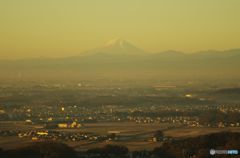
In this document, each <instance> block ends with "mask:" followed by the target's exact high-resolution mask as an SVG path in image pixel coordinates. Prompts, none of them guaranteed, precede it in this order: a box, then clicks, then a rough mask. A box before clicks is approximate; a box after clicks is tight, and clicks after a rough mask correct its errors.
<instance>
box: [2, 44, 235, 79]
mask: <svg viewBox="0 0 240 158" xmlns="http://www.w3.org/2000/svg"><path fill="white" fill-rule="evenodd" d="M239 69H240V49H232V50H225V51H215V50H209V51H201V52H196V53H184V52H179V51H174V50H169V51H165V52H160V53H149V52H147V51H144V50H142V49H140V48H138V47H136V46H135V45H133V44H131V43H130V42H128V41H126V40H123V39H114V40H111V41H110V42H107V43H106V44H105V45H104V46H103V47H100V48H97V49H94V50H90V51H86V52H83V53H81V54H79V55H76V56H72V57H66V58H55V59H51V58H41V59H24V60H14V61H13V60H5V61H4V60H2V61H1V62H0V70H1V72H2V73H3V72H6V70H7V71H9V72H11V71H14V72H19V71H21V72H25V71H31V72H34V73H38V72H45V71H53V73H55V72H59V73H60V72H61V73H63V72H64V73H65V72H70V71H71V72H73V73H80V74H82V75H83V76H84V74H86V73H88V74H89V73H91V74H92V75H93V76H94V75H95V74H98V75H102V74H104V75H106V76H107V75H109V74H117V75H122V76H124V75H123V74H125V76H131V75H132V76H134V77H135V76H136V74H141V75H140V76H144V77H145V76H147V75H152V76H162V77H166V76H168V77H169V76H171V77H177V76H188V77H199V76H211V77H214V78H218V77H231V78H235V77H237V76H239V77H240V73H239ZM1 72H0V73H1ZM61 73H60V74H61ZM51 75H52V74H51Z"/></svg>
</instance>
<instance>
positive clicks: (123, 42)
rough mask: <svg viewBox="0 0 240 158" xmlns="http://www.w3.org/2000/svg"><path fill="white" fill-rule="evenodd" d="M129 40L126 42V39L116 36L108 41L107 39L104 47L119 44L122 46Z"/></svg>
mask: <svg viewBox="0 0 240 158" xmlns="http://www.w3.org/2000/svg"><path fill="white" fill-rule="evenodd" d="M128 43H129V42H127V41H126V40H124V39H121V38H116V39H112V40H110V41H108V42H107V43H106V44H105V47H113V46H121V47H124V45H126V44H128Z"/></svg>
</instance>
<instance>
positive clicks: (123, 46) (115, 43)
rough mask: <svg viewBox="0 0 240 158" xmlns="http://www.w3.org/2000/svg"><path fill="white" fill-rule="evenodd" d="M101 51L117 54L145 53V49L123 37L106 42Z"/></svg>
mask: <svg viewBox="0 0 240 158" xmlns="http://www.w3.org/2000/svg"><path fill="white" fill-rule="evenodd" d="M100 50H101V52H104V53H107V54H118V55H141V54H145V51H143V50H142V49H140V48H138V47H136V46H134V45H133V44H131V43H130V42H128V41H126V40H124V39H120V38H118V39H113V40H110V41H109V42H107V43H106V44H105V45H104V47H102V48H101V49H100Z"/></svg>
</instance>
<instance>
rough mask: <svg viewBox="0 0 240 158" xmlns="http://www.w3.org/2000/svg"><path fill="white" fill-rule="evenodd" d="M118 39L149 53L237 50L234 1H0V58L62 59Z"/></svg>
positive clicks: (239, 38) (239, 24) (238, 15)
mask: <svg viewBox="0 0 240 158" xmlns="http://www.w3.org/2000/svg"><path fill="white" fill-rule="evenodd" d="M112 38H123V39H126V40H128V41H131V42H132V43H134V44H136V45H137V46H139V47H140V48H142V49H145V50H147V51H150V52H158V51H163V50H169V49H173V50H180V51H186V52H193V51H198V50H206V49H219V50H222V49H231V48H239V47H240V0H0V58H12V59H15V58H32V57H62V56H70V55H75V54H79V53H81V52H82V51H85V50H89V49H93V48H96V47H100V46H101V45H104V43H105V42H106V41H108V40H111V39H112Z"/></svg>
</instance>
